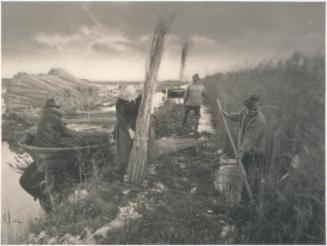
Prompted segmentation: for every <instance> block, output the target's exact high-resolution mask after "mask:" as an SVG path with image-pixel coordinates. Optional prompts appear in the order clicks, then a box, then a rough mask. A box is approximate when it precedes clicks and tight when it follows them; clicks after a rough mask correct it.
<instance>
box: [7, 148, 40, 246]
mask: <svg viewBox="0 0 327 246" xmlns="http://www.w3.org/2000/svg"><path fill="white" fill-rule="evenodd" d="M15 157H17V155H16V154H15V153H13V152H12V151H10V149H9V145H8V144H7V143H2V162H1V163H2V170H1V171H2V175H1V178H2V181H1V222H2V223H1V241H2V243H3V244H6V243H19V241H18V239H19V237H20V236H23V235H24V234H25V233H26V232H27V229H28V224H29V222H31V221H32V220H33V219H35V218H37V217H40V216H42V214H43V212H42V209H41V207H40V205H39V202H38V201H34V200H33V198H32V196H30V195H29V194H28V193H26V192H25V191H24V190H23V189H22V187H21V186H20V184H19V178H20V176H21V174H19V173H17V172H16V171H15V170H14V169H12V168H11V167H9V165H8V162H10V163H14V162H15Z"/></svg>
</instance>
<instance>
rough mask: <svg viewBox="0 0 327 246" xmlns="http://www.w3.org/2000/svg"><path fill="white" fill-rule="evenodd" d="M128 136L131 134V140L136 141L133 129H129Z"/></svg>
mask: <svg viewBox="0 0 327 246" xmlns="http://www.w3.org/2000/svg"><path fill="white" fill-rule="evenodd" d="M128 134H129V137H130V138H131V139H134V138H135V132H134V131H133V129H131V128H129V129H128Z"/></svg>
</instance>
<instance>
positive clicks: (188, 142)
mask: <svg viewBox="0 0 327 246" xmlns="http://www.w3.org/2000/svg"><path fill="white" fill-rule="evenodd" d="M207 141H208V140H207V139H206V138H198V139H194V138H184V137H167V138H161V139H158V140H157V141H156V149H157V152H158V156H161V155H166V154H170V153H174V152H177V151H181V150H184V149H187V148H190V147H195V146H198V145H201V144H203V143H205V142H207Z"/></svg>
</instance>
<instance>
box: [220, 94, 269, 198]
mask: <svg viewBox="0 0 327 246" xmlns="http://www.w3.org/2000/svg"><path fill="white" fill-rule="evenodd" d="M259 103H260V97H259V96H258V95H251V96H250V97H249V98H247V99H246V100H245V101H244V106H245V107H244V108H243V109H242V110H241V112H239V113H226V112H225V111H222V113H223V115H224V116H225V117H226V118H228V119H230V120H233V121H238V122H239V123H240V125H239V134H238V144H237V147H238V152H239V158H240V160H241V161H242V163H243V165H244V168H245V171H246V172H247V175H248V179H249V184H250V186H251V189H252V191H253V194H254V195H255V194H256V193H257V192H258V189H259V182H260V175H261V171H262V169H263V155H264V150H265V125H266V119H265V117H264V115H263V113H262V112H261V111H260V105H259Z"/></svg>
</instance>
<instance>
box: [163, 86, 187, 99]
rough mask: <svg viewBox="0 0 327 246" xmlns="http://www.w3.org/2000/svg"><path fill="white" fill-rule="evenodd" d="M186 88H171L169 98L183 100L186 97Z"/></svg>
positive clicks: (168, 91) (168, 92)
mask: <svg viewBox="0 0 327 246" xmlns="http://www.w3.org/2000/svg"><path fill="white" fill-rule="evenodd" d="M184 94H185V89H184V88H170V89H168V90H167V95H168V98H182V97H184Z"/></svg>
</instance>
